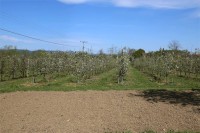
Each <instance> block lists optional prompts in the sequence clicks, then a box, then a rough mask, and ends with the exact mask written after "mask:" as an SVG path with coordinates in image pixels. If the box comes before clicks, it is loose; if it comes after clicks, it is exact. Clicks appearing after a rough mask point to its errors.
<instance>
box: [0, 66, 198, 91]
mask: <svg viewBox="0 0 200 133" xmlns="http://www.w3.org/2000/svg"><path fill="white" fill-rule="evenodd" d="M39 80H40V79H38V81H39ZM31 81H32V78H26V79H17V80H12V81H5V82H0V93H3V92H13V91H73V90H131V89H132V90H147V89H170V90H187V89H199V88H200V82H199V81H196V80H191V79H185V78H181V77H175V78H174V80H173V81H174V82H173V83H169V84H165V83H158V82H155V81H151V78H150V77H148V76H147V75H145V74H143V73H141V72H140V71H138V70H136V69H135V68H133V67H129V71H128V74H127V77H126V79H125V81H124V83H123V84H117V71H116V69H113V70H110V71H108V72H105V73H103V74H100V75H98V76H94V77H91V78H90V79H87V80H86V81H84V82H82V83H75V82H72V79H71V77H69V76H67V77H58V78H55V79H52V80H51V81H50V82H38V83H32V82H31Z"/></svg>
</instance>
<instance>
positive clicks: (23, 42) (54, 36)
mask: <svg viewBox="0 0 200 133" xmlns="http://www.w3.org/2000/svg"><path fill="white" fill-rule="evenodd" d="M0 28H3V29H7V30H10V31H14V32H17V33H21V34H25V35H28V36H31V37H35V38H40V39H44V40H47V41H52V42H57V43H62V44H65V45H66V46H63V45H54V44H49V43H44V42H40V41H36V40H32V39H29V38H25V37H21V36H17V35H14V34H11V33H7V32H5V31H1V30H0V47H2V46H3V45H15V46H17V48H19V49H29V50H36V49H45V50H81V49H82V44H81V43H80V41H83V40H84V41H88V43H87V44H86V49H92V50H93V52H97V51H98V50H99V49H103V50H104V51H105V52H106V51H107V50H108V49H109V48H111V47H115V48H117V49H120V48H122V47H124V46H126V47H129V48H134V49H139V48H143V49H145V50H146V51H154V50H158V49H159V48H168V44H169V42H170V41H172V40H177V41H179V42H180V44H181V48H182V49H188V50H190V51H191V50H194V49H195V48H200V0H165V1H164V0H0Z"/></svg>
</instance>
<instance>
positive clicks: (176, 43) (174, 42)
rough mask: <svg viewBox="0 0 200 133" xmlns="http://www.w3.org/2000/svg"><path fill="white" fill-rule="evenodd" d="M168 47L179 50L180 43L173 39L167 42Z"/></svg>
mask: <svg viewBox="0 0 200 133" xmlns="http://www.w3.org/2000/svg"><path fill="white" fill-rule="evenodd" d="M168 47H169V49H170V50H179V49H180V48H181V44H180V43H179V42H178V41H176V40H173V41H171V42H170V43H169V45H168Z"/></svg>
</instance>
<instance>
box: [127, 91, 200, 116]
mask: <svg viewBox="0 0 200 133" xmlns="http://www.w3.org/2000/svg"><path fill="white" fill-rule="evenodd" d="M129 96H131V94H129ZM132 96H133V95H132ZM134 96H140V97H143V98H144V99H145V100H147V101H149V102H151V103H157V102H165V103H169V104H180V105H182V106H187V105H192V106H195V107H196V109H195V112H197V113H200V89H192V90H187V91H170V90H164V89H162V90H146V91H143V92H142V93H141V94H137V95H134Z"/></svg>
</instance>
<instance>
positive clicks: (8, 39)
mask: <svg viewBox="0 0 200 133" xmlns="http://www.w3.org/2000/svg"><path fill="white" fill-rule="evenodd" d="M0 39H1V40H4V41H9V42H13V43H33V41H30V40H24V39H19V38H16V37H12V36H8V35H0Z"/></svg>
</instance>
